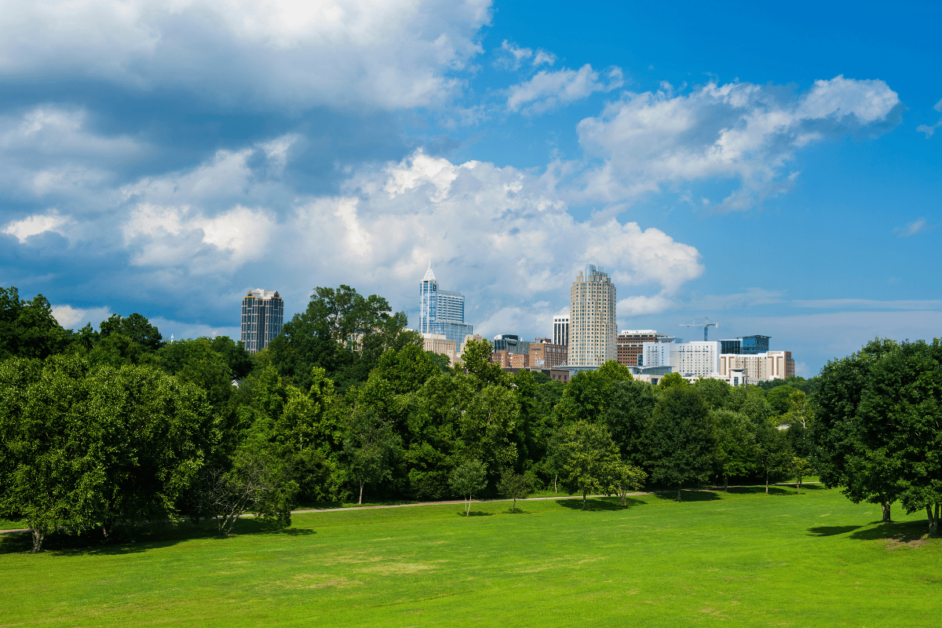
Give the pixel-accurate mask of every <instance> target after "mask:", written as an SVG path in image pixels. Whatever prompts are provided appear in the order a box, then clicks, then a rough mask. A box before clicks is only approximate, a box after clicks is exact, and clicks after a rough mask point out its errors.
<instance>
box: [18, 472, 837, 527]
mask: <svg viewBox="0 0 942 628" xmlns="http://www.w3.org/2000/svg"><path fill="white" fill-rule="evenodd" d="M794 484H795V483H794V482H777V483H775V484H771V485H770V486H792V485H794ZM802 484H803V485H804V484H820V482H802ZM750 486H751V485H750ZM729 488H742V487H741V486H730V487H729ZM722 490H723V487H722V486H711V487H709V488H705V489H696V488H685V489H683V491H684V492H694V493H696V492H699V491H722ZM676 492H677V491H673V490H671V491H638V492H637V493H628V494H627V496H628V497H634V496H637V495H655V494H671V493H676ZM587 497H588V498H593V499H595V498H598V497H611V495H588V496H587ZM549 499H557V500H559V499H582V495H553V496H551V497H527V498H526V499H518V500H517V501H519V502H528V501H531V502H532V501H544V500H549ZM510 501H513V500H512V499H472V500H471V503H472V504H487V503H490V502H510ZM467 503H468V502H467V501H466V500H463V499H462V500H456V501H447V502H412V503H408V504H381V505H377V506H347V507H346V508H306V509H303V510H292V511H291V514H292V515H307V514H311V513H316V512H341V511H346V512H356V511H357V510H368V509H375V508H412V507H414V506H448V505H458V504H462V505H463V504H467ZM242 516H243V517H253V516H254V515H252V514H245V515H242ZM17 532H29V528H19V529H16V530H0V534H15V533H17Z"/></svg>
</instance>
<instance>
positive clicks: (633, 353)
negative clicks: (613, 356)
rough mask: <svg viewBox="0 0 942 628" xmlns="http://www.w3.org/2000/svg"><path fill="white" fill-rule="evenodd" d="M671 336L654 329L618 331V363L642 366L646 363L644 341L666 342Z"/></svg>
mask: <svg viewBox="0 0 942 628" xmlns="http://www.w3.org/2000/svg"><path fill="white" fill-rule="evenodd" d="M668 338H670V336H668V335H667V334H659V333H657V331H655V330H653V329H625V330H622V331H620V332H618V339H617V340H616V341H615V342H616V344H617V346H618V363H619V364H621V365H622V366H642V365H643V364H644V360H643V358H644V355H643V354H644V351H643V347H644V343H646V342H664V341H665V340H667V339H668Z"/></svg>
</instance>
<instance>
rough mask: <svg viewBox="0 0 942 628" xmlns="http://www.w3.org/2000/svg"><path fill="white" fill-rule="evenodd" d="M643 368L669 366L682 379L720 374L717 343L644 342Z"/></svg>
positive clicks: (718, 344) (718, 346)
mask: <svg viewBox="0 0 942 628" xmlns="http://www.w3.org/2000/svg"><path fill="white" fill-rule="evenodd" d="M643 356H644V366H646V367H647V366H670V367H671V368H672V369H673V372H674V373H680V374H681V375H683V376H684V377H693V378H697V377H712V376H713V375H716V374H718V373H719V372H720V343H719V342H718V341H705V342H704V341H694V342H645V343H644V346H643Z"/></svg>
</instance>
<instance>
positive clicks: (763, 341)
mask: <svg viewBox="0 0 942 628" xmlns="http://www.w3.org/2000/svg"><path fill="white" fill-rule="evenodd" d="M770 337H771V336H740V337H739V338H735V339H732V340H720V344H721V345H722V352H723V353H725V354H730V355H759V354H760V353H767V352H768V351H769V338H770Z"/></svg>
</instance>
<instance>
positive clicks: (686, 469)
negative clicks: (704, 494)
mask: <svg viewBox="0 0 942 628" xmlns="http://www.w3.org/2000/svg"><path fill="white" fill-rule="evenodd" d="M662 381H663V380H662ZM647 445H648V446H647V450H648V466H649V467H650V469H651V480H652V481H653V482H656V483H658V484H663V485H665V486H673V487H676V488H677V499H678V500H680V498H681V496H680V489H681V488H682V487H683V486H698V485H701V484H703V483H705V482H706V481H707V479H708V478H709V476H710V471H711V469H712V464H713V450H714V446H715V434H714V429H713V424H712V421H711V420H710V413H709V411H708V410H707V407H706V404H705V403H704V402H703V399H702V398H701V397H700V395H699V393H698V392H697V389H696V388H695V387H693V386H687V385H674V386H670V387H668V388H667V389H666V390H664V391H663V392H662V393H661V396H660V399H658V404H657V407H656V408H655V409H654V419H653V421H652V422H651V426H650V429H649V430H648V438H647Z"/></svg>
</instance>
